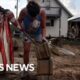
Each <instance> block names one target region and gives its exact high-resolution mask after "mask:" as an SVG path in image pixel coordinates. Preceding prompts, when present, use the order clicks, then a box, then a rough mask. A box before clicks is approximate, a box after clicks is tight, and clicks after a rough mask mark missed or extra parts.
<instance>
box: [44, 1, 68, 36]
mask: <svg viewBox="0 0 80 80" xmlns="http://www.w3.org/2000/svg"><path fill="white" fill-rule="evenodd" d="M45 4H46V3H45ZM45 4H44V3H43V5H44V6H46V5H45ZM50 7H61V6H60V5H58V4H57V3H56V1H55V0H51V2H50ZM61 8H62V7H61ZM68 16H69V15H68V14H67V13H66V12H65V11H64V10H63V9H62V14H61V35H62V36H64V37H66V36H67V31H68V21H67V20H68ZM59 23H60V22H59V18H57V19H56V20H55V21H54V26H53V27H47V36H48V35H51V36H54V37H59V26H60V25H59Z"/></svg>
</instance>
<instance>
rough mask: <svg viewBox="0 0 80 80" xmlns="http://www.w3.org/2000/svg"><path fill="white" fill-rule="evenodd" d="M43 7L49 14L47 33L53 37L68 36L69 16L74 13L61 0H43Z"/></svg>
mask: <svg viewBox="0 0 80 80" xmlns="http://www.w3.org/2000/svg"><path fill="white" fill-rule="evenodd" d="M41 5H42V7H43V8H44V9H45V11H46V15H47V22H46V26H47V35H46V36H51V37H59V36H64V37H67V32H68V18H70V17H72V14H71V13H70V12H69V11H68V10H67V9H66V8H65V7H64V5H63V4H62V3H61V2H60V1H59V0H42V3H41Z"/></svg>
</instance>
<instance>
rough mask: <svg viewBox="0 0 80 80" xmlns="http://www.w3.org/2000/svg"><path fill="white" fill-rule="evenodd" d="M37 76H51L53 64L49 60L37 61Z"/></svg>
mask: <svg viewBox="0 0 80 80" xmlns="http://www.w3.org/2000/svg"><path fill="white" fill-rule="evenodd" d="M37 63H38V65H37V74H38V75H52V74H53V63H52V61H51V60H38V62H37Z"/></svg>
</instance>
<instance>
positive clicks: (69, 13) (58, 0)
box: [55, 0, 73, 17]
mask: <svg viewBox="0 0 80 80" xmlns="http://www.w3.org/2000/svg"><path fill="white" fill-rule="evenodd" d="M55 1H56V2H57V3H58V4H59V5H60V6H61V7H62V8H63V9H64V10H65V11H66V12H67V13H68V15H69V17H72V16H73V14H72V13H71V12H70V11H69V10H68V9H67V8H66V7H65V6H64V5H63V4H62V3H61V2H60V0H55Z"/></svg>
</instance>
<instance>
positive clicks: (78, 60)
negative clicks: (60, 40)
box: [0, 39, 80, 80]
mask: <svg viewBox="0 0 80 80" xmlns="http://www.w3.org/2000/svg"><path fill="white" fill-rule="evenodd" d="M14 45H15V46H16V48H15V51H14V53H15V63H20V64H23V44H22V41H21V40H20V39H14ZM62 47H63V48H65V49H67V50H70V51H72V52H73V53H75V54H76V55H75V56H63V55H60V56H59V55H54V54H52V56H51V57H52V62H53V78H52V79H51V80H80V45H70V44H64V45H63V46H62ZM30 63H33V64H35V67H36V66H37V59H36V55H35V51H34V46H33V45H32V47H31V52H30ZM36 72H37V69H36V70H35V71H34V72H33V73H32V74H36ZM0 80H2V79H0ZM4 80H5V79H4ZM6 80H7V79H6ZM8 80H12V79H8ZM14 80H17V79H14ZM18 80H21V79H18ZM24 80H27V79H24ZM30 80H33V79H30ZM34 80H36V79H34Z"/></svg>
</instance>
